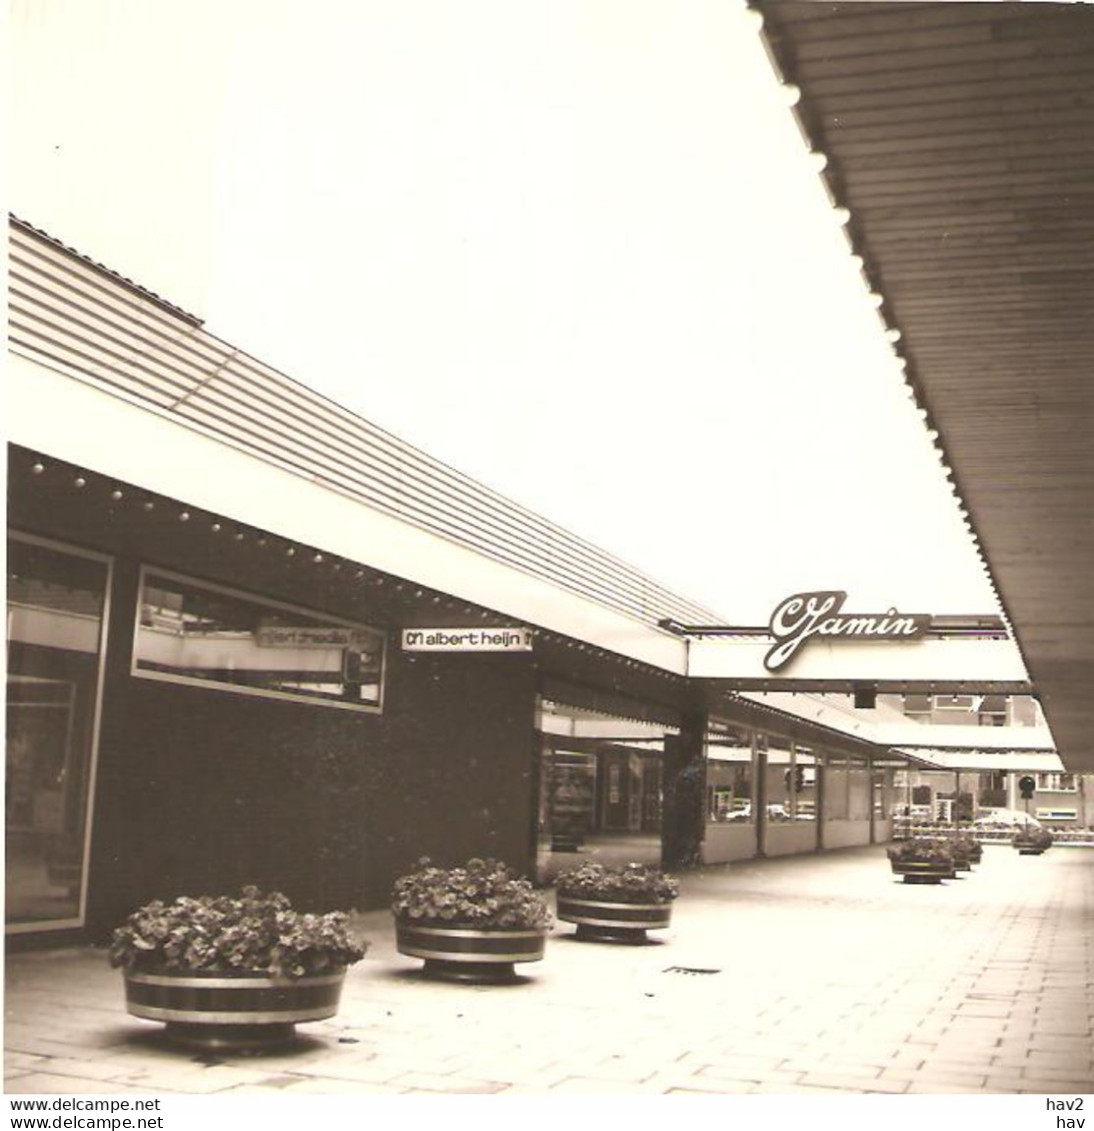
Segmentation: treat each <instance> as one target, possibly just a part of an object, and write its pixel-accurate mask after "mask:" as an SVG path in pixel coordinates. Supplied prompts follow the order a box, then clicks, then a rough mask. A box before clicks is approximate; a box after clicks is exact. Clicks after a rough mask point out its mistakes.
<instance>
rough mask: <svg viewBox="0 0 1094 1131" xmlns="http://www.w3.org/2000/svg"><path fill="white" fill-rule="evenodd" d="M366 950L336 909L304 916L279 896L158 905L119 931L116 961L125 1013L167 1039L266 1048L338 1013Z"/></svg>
mask: <svg viewBox="0 0 1094 1131" xmlns="http://www.w3.org/2000/svg"><path fill="white" fill-rule="evenodd" d="M366 948H367V944H366V943H365V942H364V941H362V940H360V939H357V938H354V937H353V935H351V934H350V932H349V930H348V926H347V917H346V915H345V914H343V913H342V912H338V911H334V912H330V913H328V914H325V915H312V914H301V913H299V912H297V911H294V910H293V909H292V906H291V905H290V903H289V900H288V897H287V896H284V895H282V894H281V893H280V892H271V893H269V894H268V895H263V894H262V892H260V891H259V890H258V888H256V887H245V888H244V889H243V891H242V892H241V894H240V896H239V897H238V898H236V897H232V896H209V895H203V896H197V897H190V896H182V897H180V898H179V899H176V900H175V901H174V902H173V903H163V902H162V901H161V900H158V899H157V900H154V901H153V902H152V903H148V904H146V905H145V906H144V907H142V908H140V909H139V910H137V911H135V912H133V914H132V915H130V916H129V918H128V920H127V921H126V922H125V923H124V924H123V925H122V926H121V927H119V928H118V929H117V930H116V931H115V932H114V936H113V939H112V941H111V944H110V951H109V958H110V964H111V965H112V966H115V967H119V966H120V967H122V969H123V972H124V975H125V996H126V1008H127V1009H128V1010H129V1012H130V1013H132V1014H133V1015H134V1016H135V1017H143V1018H145V1019H147V1020H150V1021H165V1022H166V1023H167V1036H168V1039H170V1040H172V1041H175V1042H176V1043H179V1044H183V1045H188V1046H196V1047H198V1048H201V1049H206V1050H215V1049H265V1048H270V1047H273V1046H277V1045H281V1044H285V1043H287V1042H289V1041H291V1040H292V1038H293V1036H294V1029H295V1026H296V1024H297V1023H298V1022H301V1021H320V1020H322V1019H323V1018H326V1017H333V1016H334V1014H335V1013H337V1012H338V1002H339V999H340V997H341V993H342V982H343V980H344V978H345V973H346V967H347V966H350V965H352V964H353V963H355V962H359V961H360V960H361V959H362V958H363V957H364V954H365V950H366Z"/></svg>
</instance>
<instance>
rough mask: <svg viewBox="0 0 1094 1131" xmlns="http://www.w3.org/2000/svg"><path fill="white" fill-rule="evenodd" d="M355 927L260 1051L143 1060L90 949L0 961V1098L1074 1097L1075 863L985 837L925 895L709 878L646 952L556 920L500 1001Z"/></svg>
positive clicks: (1079, 1060) (867, 885)
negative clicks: (343, 972) (345, 961)
mask: <svg viewBox="0 0 1094 1131" xmlns="http://www.w3.org/2000/svg"><path fill="white" fill-rule="evenodd" d="M360 927H361V929H362V931H363V933H365V934H366V935H367V937H369V938H370V939H371V941H372V947H371V949H370V951H369V955H368V957H367V959H366V960H365V962H363V963H361V964H360V965H359V966H357V967H355V968H354V969H353V970H352V971H351V972H350V974H349V977H348V978H347V982H346V989H345V993H344V996H343V1004H342V1010H341V1012H340V1013H339V1015H338V1017H336V1018H334V1019H333V1020H331V1021H327V1022H322V1023H319V1024H315V1025H307V1026H302V1027H301V1030H300V1032H301V1034H302V1035H303V1037H304V1039H303V1040H302V1042H301V1045H300V1048H299V1049H298V1050H297V1051H295V1052H291V1053H280V1054H277V1055H272V1056H264V1057H248V1056H234V1057H225V1058H223V1059H219V1060H210V1059H209V1058H202V1057H197V1056H194V1055H193V1054H188V1053H179V1052H172V1051H169V1050H166V1049H164V1048H162V1047H161V1045H160V1043H159V1041H158V1039H157V1034H158V1033H159V1031H160V1027H159V1026H156V1025H152V1024H150V1023H148V1022H143V1021H139V1020H137V1019H135V1018H131V1017H129V1016H128V1015H127V1014H126V1013H125V1012H124V1011H123V1008H122V1001H121V985H120V978H119V975H118V974H117V973H116V972H114V971H111V970H110V969H108V967H107V965H106V963H105V961H104V959H103V956H102V953H101V952H97V951H91V950H65V951H55V952H52V953H48V952H39V953H34V954H26V955H16V956H9V957H8V962H7V995H6V1005H5V1012H6V1041H5V1044H6V1055H5V1061H4V1071H5V1077H6V1090H7V1091H8V1092H20V1093H26V1092H45V1093H69V1094H72V1093H76V1094H79V1093H87V1092H106V1093H121V1092H134V1093H136V1092H141V1091H145V1092H158V1093H170V1092H185V1093H209V1092H249V1093H255V1092H275V1093H315V1092H322V1093H336V1092H350V1093H395V1092H434V1093H457V1092H473V1093H474V1092H508V1093H537V1094H539V1093H574V1092H609V1093H647V1094H648V1093H664V1092H692V1093H694V1092H708V1093H711V1092H713V1093H740V1092H763V1093H788V1092H791V1093H792V1092H809V1093H818V1094H820V1093H829V1094H831V1093H833V1092H844V1093H868V1092H879V1093H915V1092H927V1093H939V1092H974V1093H979V1092H1002V1093H1014V1092H1032V1093H1048V1094H1068V1095H1075V1094H1076V1093H1085V1092H1091V1091H1094V849H1068V848H1054V849H1052V850H1051V851H1050V852H1048V853H1046V854H1045V855H1044V856H1039V857H1019V856H1018V855H1017V854H1016V853H1015V852H1014V851H1013V850H1012V849H1010V848H1009V847H995V846H993V847H989V848H987V849H986V850H985V853H984V861H983V863H982V865H980V866H979V867H978V868H977V869H976V871H975V872H974V874H972V875H971V876H966V877H965V878H963V879H960V880H958V881H955V882H951V883H948V884H945V885H943V886H941V887H935V886H920V885H908V884H902V883H899V882H897V881H896V880H895V879H894V877H892V876H891V874H890V873H889V870H888V867H887V864H886V862H885V860H884V855H883V850H882V849H880V848H869V849H850V850H845V851H841V852H833V853H830V854H826V855H824V856H821V857H804V858H802V857H799V858H787V859H782V860H770V861H756V862H749V863H745V864H736V865H731V866H729V867H724V868H710V869H706V870H704V871H703V872H700V873H695V874H691V875H688V876H687V877H685V880H684V883H683V894H682V896H681V898H680V900H679V902H678V903H677V905H676V910H675V913H674V922H673V927H672V930H671V931H667V932H663V933H661V934H660V935H659V937H660V938H661V939H662V940H663V941H662V942H661V943H660V945H651V946H647V947H620V946H610V945H604V944H591V943H578V942H575V941H573V940H572V939H570V938H568V937H567V936H568V935H570V933H571V932H572V928H571V927H570V926H568V925H561V926H560V927H558V928H557V929H556V932H555V936H556V937H554V938H552V940H551V941H550V943H549V945H548V951H547V958H546V960H545V961H544V962H542V963H538V964H535V965H532V966H526V967H522V968H521V969H522V970H524V971H526V972H527V974H528V977H527V978H526V979H525V980H524V981H523V982H522V983H521V984H520V985H516V986H511V987H469V986H461V985H449V984H436V983H432V982H426V981H424V980H422V978H421V977H420V976H419V975H418V973H417V970H418V969H419V966H420V964H419V963H418V962H417V961H416V960H414V959H408V958H404V957H403V956H401V955H399V954H397V953H396V952H395V949H394V938H393V932H392V929H391V924H390V921H389V916H388V915H387V914H386V913H382V912H370V913H368V914H365V915H362V916H361V917H360ZM672 966H683V967H697V968H711V969H716V970H718V971H719V972H718V973H716V974H707V975H702V974H682V973H672V972H668V968H669V967H672Z"/></svg>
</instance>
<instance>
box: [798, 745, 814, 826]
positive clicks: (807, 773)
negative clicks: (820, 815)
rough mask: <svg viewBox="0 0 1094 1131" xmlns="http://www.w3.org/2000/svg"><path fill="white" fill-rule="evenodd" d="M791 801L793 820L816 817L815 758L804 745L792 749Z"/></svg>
mask: <svg viewBox="0 0 1094 1131" xmlns="http://www.w3.org/2000/svg"><path fill="white" fill-rule="evenodd" d="M792 802H793V811H794V820H795V821H815V820H816V819H817V759H816V756H815V755H814V754H813V751H812V750H810V749H809V748H808V747H806V746H798V747H797V748H796V749H795V751H794V777H793V790H792Z"/></svg>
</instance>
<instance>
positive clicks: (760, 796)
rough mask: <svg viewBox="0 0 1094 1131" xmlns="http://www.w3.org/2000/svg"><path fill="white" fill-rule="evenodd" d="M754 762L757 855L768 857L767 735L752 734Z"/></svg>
mask: <svg viewBox="0 0 1094 1131" xmlns="http://www.w3.org/2000/svg"><path fill="white" fill-rule="evenodd" d="M752 762H753V765H754V766H755V767H756V805H755V808H754V809H753V816H754V817H755V818H756V855H757V856H759V857H764V856H766V855H767V735H766V734H759V733H757V732H756V731H753V733H752Z"/></svg>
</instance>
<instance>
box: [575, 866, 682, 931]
mask: <svg viewBox="0 0 1094 1131" xmlns="http://www.w3.org/2000/svg"><path fill="white" fill-rule="evenodd" d="M556 883H557V888H558V917H559V918H560V919H562V920H565V921H566V922H568V923H576V924H577V935H576V937H577V938H578V939H581V940H583V941H586V942H617V943H618V942H630V943H644V942H646V941H647V940H646V931H649V930H659V929H661V928H664V927H667V926H668V925H669V921H670V919H671V916H672V901H673V900H674V899H675V898H676V897H677V895H679V893H680V888H679V885H678V884H677V882H676V881H675V880H674V879H673V878H672V877H671V876H666V875H665V873H664V872H660V871H658V870H657V869H656V868H647V867H646V866H645V865H644V864H622V865H611V864H598V863H596V862H595V861H588V862H586V863H584V864H581V865H579V866H578V867H576V868H570V869H568V870H567V871H565V872H563V873H561V875H559V877H558V880H557V881H556Z"/></svg>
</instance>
